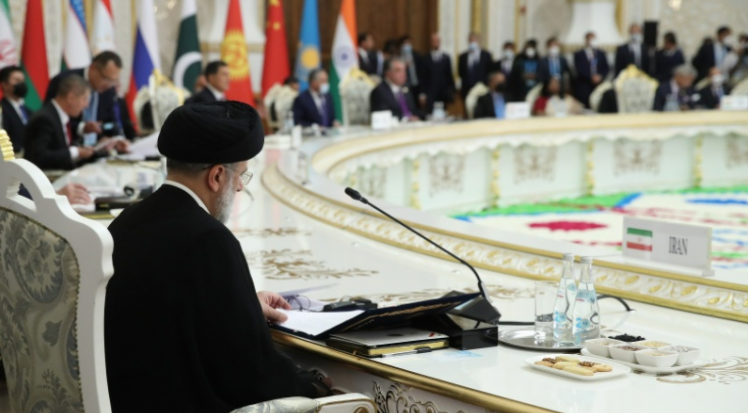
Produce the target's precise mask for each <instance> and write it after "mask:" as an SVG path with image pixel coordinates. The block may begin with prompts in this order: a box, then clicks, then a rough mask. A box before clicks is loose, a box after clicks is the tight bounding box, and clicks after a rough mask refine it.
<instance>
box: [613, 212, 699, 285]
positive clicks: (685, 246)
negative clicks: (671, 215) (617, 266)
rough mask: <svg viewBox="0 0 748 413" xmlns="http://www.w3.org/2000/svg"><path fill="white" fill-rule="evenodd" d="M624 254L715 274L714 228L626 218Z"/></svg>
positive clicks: (624, 220)
mask: <svg viewBox="0 0 748 413" xmlns="http://www.w3.org/2000/svg"><path fill="white" fill-rule="evenodd" d="M622 248H623V255H624V256H627V257H632V258H639V259H644V260H648V261H655V262H661V263H665V264H674V265H681V266H684V267H690V268H696V269H699V270H701V271H702V275H703V276H705V277H709V276H713V275H714V271H713V270H712V257H711V255H712V229H711V228H710V227H702V226H697V225H686V224H676V223H672V222H663V221H655V220H650V219H642V218H630V217H624V218H623V245H622Z"/></svg>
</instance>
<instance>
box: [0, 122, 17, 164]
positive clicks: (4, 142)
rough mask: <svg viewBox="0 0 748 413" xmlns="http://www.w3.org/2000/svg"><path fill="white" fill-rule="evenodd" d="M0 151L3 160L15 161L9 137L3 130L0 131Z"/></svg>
mask: <svg viewBox="0 0 748 413" xmlns="http://www.w3.org/2000/svg"><path fill="white" fill-rule="evenodd" d="M0 149H1V150H2V151H3V160H4V161H10V160H13V159H16V155H15V153H14V152H13V143H11V141H10V136H8V132H6V131H5V129H0Z"/></svg>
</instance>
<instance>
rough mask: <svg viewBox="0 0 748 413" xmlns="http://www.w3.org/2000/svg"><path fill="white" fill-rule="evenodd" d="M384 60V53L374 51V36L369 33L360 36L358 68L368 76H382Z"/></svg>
mask: <svg viewBox="0 0 748 413" xmlns="http://www.w3.org/2000/svg"><path fill="white" fill-rule="evenodd" d="M383 64H384V59H383V57H382V53H380V52H378V51H376V50H375V49H374V36H373V35H372V34H371V33H369V32H363V33H361V34H359V35H358V67H359V68H360V69H361V70H363V71H364V72H366V74H367V75H370V76H371V75H375V76H379V77H381V76H382V66H383Z"/></svg>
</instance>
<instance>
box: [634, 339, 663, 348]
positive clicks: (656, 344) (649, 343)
mask: <svg viewBox="0 0 748 413" xmlns="http://www.w3.org/2000/svg"><path fill="white" fill-rule="evenodd" d="M631 344H636V345H637V346H642V347H647V348H662V347H667V346H670V345H672V344H670V343H665V342H663V341H657V340H642V341H634V342H633V343H631Z"/></svg>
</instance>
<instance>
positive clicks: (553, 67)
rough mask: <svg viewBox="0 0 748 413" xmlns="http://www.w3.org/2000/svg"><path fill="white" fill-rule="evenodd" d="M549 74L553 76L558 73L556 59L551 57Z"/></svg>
mask: <svg viewBox="0 0 748 413" xmlns="http://www.w3.org/2000/svg"><path fill="white" fill-rule="evenodd" d="M551 75H553V76H554V77H556V76H558V75H559V70H558V59H551Z"/></svg>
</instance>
